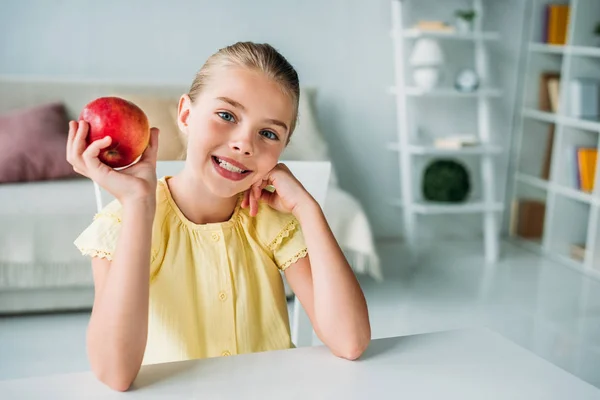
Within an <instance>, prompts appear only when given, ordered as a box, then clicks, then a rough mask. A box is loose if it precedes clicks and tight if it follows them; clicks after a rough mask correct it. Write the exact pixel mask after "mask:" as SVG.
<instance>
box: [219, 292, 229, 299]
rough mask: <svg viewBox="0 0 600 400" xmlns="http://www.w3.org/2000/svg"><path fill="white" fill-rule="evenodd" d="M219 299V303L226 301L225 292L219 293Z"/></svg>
mask: <svg viewBox="0 0 600 400" xmlns="http://www.w3.org/2000/svg"><path fill="white" fill-rule="evenodd" d="M219 299H221V301H225V300H226V299H227V294H226V293H225V292H220V293H219Z"/></svg>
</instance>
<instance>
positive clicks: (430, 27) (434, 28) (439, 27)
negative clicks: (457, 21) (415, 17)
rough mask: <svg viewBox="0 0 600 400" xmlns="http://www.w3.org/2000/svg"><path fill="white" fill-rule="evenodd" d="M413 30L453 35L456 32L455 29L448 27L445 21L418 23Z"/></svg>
mask: <svg viewBox="0 0 600 400" xmlns="http://www.w3.org/2000/svg"><path fill="white" fill-rule="evenodd" d="M413 29H415V30H418V31H423V32H442V33H452V32H454V31H455V29H454V27H453V26H451V25H448V24H447V23H445V22H443V21H424V20H423V21H418V22H417V23H416V24H415V25H414V26H413Z"/></svg>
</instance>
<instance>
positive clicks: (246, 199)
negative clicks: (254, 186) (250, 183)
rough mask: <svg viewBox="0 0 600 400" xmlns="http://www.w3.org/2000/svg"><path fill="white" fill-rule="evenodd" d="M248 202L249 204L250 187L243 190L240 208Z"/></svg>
mask: <svg viewBox="0 0 600 400" xmlns="http://www.w3.org/2000/svg"><path fill="white" fill-rule="evenodd" d="M248 204H250V189H248V190H246V191H245V192H244V199H243V200H242V208H246V207H248Z"/></svg>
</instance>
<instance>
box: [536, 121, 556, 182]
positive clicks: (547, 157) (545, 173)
mask: <svg viewBox="0 0 600 400" xmlns="http://www.w3.org/2000/svg"><path fill="white" fill-rule="evenodd" d="M554 127H555V125H554V124H550V126H549V128H548V139H547V142H546V150H545V152H544V164H542V171H541V173H540V178H542V179H544V180H549V179H550V167H551V165H552V148H553V147H554Z"/></svg>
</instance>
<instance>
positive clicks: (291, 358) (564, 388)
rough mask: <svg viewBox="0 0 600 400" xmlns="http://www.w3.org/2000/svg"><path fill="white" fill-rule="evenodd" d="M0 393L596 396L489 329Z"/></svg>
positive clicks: (52, 379) (80, 378)
mask: <svg viewBox="0 0 600 400" xmlns="http://www.w3.org/2000/svg"><path fill="white" fill-rule="evenodd" d="M0 398H2V399H21V398H23V399H77V400H79V399H86V400H87V399H120V398H131V399H192V398H195V399H254V398H256V399H286V400H287V399H311V400H312V399H328V400H329V399H343V400H345V399H373V400H375V399H376V400H380V399H461V400H466V399H476V400H481V399H486V400H491V399H510V400H516V399H528V400H531V399H543V400H550V399H577V400H584V399H600V390H599V389H597V388H595V387H594V386H592V385H589V384H587V383H585V382H584V381H582V380H580V379H578V378H576V377H575V376H573V375H570V374H569V373H567V372H565V371H563V370H561V369H559V368H558V367H555V366H554V365H552V364H550V363H548V362H546V361H545V360H543V359H541V358H539V357H537V356H536V355H534V354H533V353H530V352H528V351H526V350H524V349H522V348H520V347H518V346H517V345H515V344H513V343H512V342H510V341H508V340H506V339H504V338H503V337H501V336H500V335H498V334H496V333H493V332H491V331H488V330H484V329H482V330H479V329H477V330H459V331H449V332H439V333H430V334H423V335H415V336H406V337H398V338H389V339H380V340H374V341H373V342H372V343H371V346H370V347H369V350H368V351H367V352H366V353H365V354H364V355H363V357H362V358H361V360H360V361H355V362H350V361H346V360H342V359H338V358H336V357H334V356H332V355H331V354H330V353H329V351H328V350H327V349H326V348H324V347H312V348H308V347H303V348H298V349H294V350H285V351H273V352H267V353H259V354H249V355H242V356H236V357H223V358H213V359H206V360H195V361H186V362H180V363H171V364H161V365H151V366H146V367H143V368H142V370H141V371H140V374H139V376H138V378H137V380H136V382H135V384H134V390H132V391H130V392H127V393H118V392H113V391H111V390H110V389H108V388H106V387H105V386H103V385H102V384H100V383H99V382H98V381H96V379H95V378H94V376H93V375H92V374H91V373H89V372H88V373H76V374H66V375H56V376H49V377H41V378H30V379H18V380H9V381H0Z"/></svg>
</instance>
